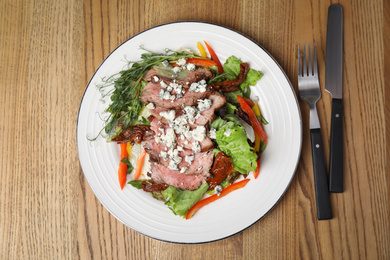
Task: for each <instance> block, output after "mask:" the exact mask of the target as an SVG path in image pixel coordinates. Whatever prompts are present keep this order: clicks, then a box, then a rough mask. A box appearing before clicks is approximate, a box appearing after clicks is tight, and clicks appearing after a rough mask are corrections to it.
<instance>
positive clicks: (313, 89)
mask: <svg viewBox="0 0 390 260" xmlns="http://www.w3.org/2000/svg"><path fill="white" fill-rule="evenodd" d="M313 49H314V50H313V64H312V60H311V52H310V45H309V54H308V66H307V67H306V48H305V46H303V58H301V53H300V49H299V45H298V88H299V95H300V97H301V99H302V100H303V101H305V102H306V103H307V104H308V105H309V108H310V139H311V149H312V156H313V171H314V186H315V193H316V205H317V218H318V219H319V220H323V219H331V218H332V209H331V206H330V198H329V189H328V179H327V174H326V168H325V160H324V151H323V148H322V137H321V130H320V129H321V126H320V120H319V118H318V113H317V107H316V104H317V101H318V100H319V99H320V98H321V90H320V83H319V80H318V67H317V54H316V46H315V44H314V48H313ZM301 59H302V60H301ZM302 63H303V66H301V64H302ZM312 65H313V68H312Z"/></svg>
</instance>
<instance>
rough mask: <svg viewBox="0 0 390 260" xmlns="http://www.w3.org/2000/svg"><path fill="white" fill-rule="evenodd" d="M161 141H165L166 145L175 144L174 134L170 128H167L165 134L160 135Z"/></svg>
mask: <svg viewBox="0 0 390 260" xmlns="http://www.w3.org/2000/svg"><path fill="white" fill-rule="evenodd" d="M160 138H161V142H163V143H165V144H166V146H167V147H175V146H176V134H175V132H174V131H173V129H172V128H168V129H167V130H166V133H165V134H162V135H161V137H160Z"/></svg>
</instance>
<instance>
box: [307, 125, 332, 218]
mask: <svg viewBox="0 0 390 260" xmlns="http://www.w3.org/2000/svg"><path fill="white" fill-rule="evenodd" d="M310 138H311V150H312V154H313V170H314V186H315V192H316V204H317V218H318V219H319V220H323V219H331V218H332V208H331V206H330V198H329V188H328V177H327V175H326V169H325V160H324V149H323V148H322V137H321V131H320V129H310Z"/></svg>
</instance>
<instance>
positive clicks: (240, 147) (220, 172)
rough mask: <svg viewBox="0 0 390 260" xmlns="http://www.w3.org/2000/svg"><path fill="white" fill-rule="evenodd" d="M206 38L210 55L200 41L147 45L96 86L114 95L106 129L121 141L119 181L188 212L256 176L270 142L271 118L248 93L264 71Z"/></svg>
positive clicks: (110, 136)
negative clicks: (185, 45) (155, 48)
mask: <svg viewBox="0 0 390 260" xmlns="http://www.w3.org/2000/svg"><path fill="white" fill-rule="evenodd" d="M204 43H205V46H206V49H207V50H208V53H209V55H210V57H208V55H207V52H206V49H205V48H204V47H203V45H202V44H201V43H199V42H198V43H197V49H198V52H199V53H198V52H195V51H193V50H190V49H179V50H176V51H173V50H169V49H166V50H164V52H163V53H155V52H151V51H148V50H146V49H144V48H143V47H142V46H141V47H140V48H142V49H143V50H144V51H145V53H143V54H142V55H141V59H140V60H139V61H136V62H129V68H128V69H125V70H123V71H121V72H119V73H118V74H117V75H112V76H111V77H109V78H107V79H104V84H102V85H100V86H98V87H99V89H100V90H101V92H102V93H103V95H104V96H105V95H109V96H110V99H111V102H110V104H109V106H108V107H107V109H106V112H108V114H109V116H108V117H107V118H106V121H105V127H104V128H103V129H102V131H104V132H105V133H106V135H107V141H108V142H116V143H118V145H120V151H121V153H120V158H121V161H120V162H118V164H119V169H118V179H119V184H120V187H121V189H124V187H125V186H126V184H130V185H131V186H132V187H134V188H137V189H140V190H143V191H145V192H148V193H150V194H151V195H152V196H153V197H154V198H156V199H159V200H162V201H164V203H165V204H166V205H167V206H168V207H169V208H170V209H171V210H172V211H173V213H174V214H176V215H179V216H181V217H184V218H186V219H189V218H191V217H192V216H193V215H194V214H195V212H197V211H198V210H199V209H200V208H202V207H204V206H205V205H207V204H209V203H211V202H213V201H215V200H217V199H219V198H221V197H223V196H225V195H227V194H229V193H230V192H232V191H234V190H237V189H240V188H243V187H244V186H245V185H246V184H247V183H248V182H249V181H250V178H247V177H248V176H249V175H250V174H253V176H254V178H255V179H256V178H257V176H258V174H259V171H260V156H261V154H262V153H263V151H264V150H265V148H266V146H267V136H266V134H265V132H264V129H263V125H265V124H268V122H267V121H266V120H265V118H264V117H263V116H262V114H261V112H260V108H259V106H258V104H257V102H256V101H257V100H251V99H250V93H251V89H250V86H255V85H256V83H257V81H258V80H260V79H261V77H262V73H261V71H257V70H254V69H252V68H250V66H249V64H248V63H247V62H243V61H241V60H240V59H239V58H237V57H235V56H230V57H229V58H227V59H226V61H225V62H224V63H221V62H220V60H219V58H218V56H217V54H216V53H215V52H214V50H213V49H212V48H211V46H210V45H209V44H208V43H207V42H204ZM107 87H110V88H108V89H109V91H108V92H105V91H104V90H105V89H106V88H107ZM145 169H146V170H145ZM145 172H146V173H145Z"/></svg>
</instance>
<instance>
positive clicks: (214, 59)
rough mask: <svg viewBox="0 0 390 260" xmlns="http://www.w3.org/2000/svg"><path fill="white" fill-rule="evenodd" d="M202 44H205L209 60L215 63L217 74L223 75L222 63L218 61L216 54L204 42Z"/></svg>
mask: <svg viewBox="0 0 390 260" xmlns="http://www.w3.org/2000/svg"><path fill="white" fill-rule="evenodd" d="M204 43H205V44H206V47H207V50H208V51H209V53H210V56H211V58H212V59H213V61H215V62H216V63H217V67H218V72H219V74H221V73H223V66H222V63H221V62H220V61H219V59H218V56H217V54H215V52H214V50H213V49H212V48H211V47H210V45H209V44H208V43H207V42H206V41H204Z"/></svg>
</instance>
